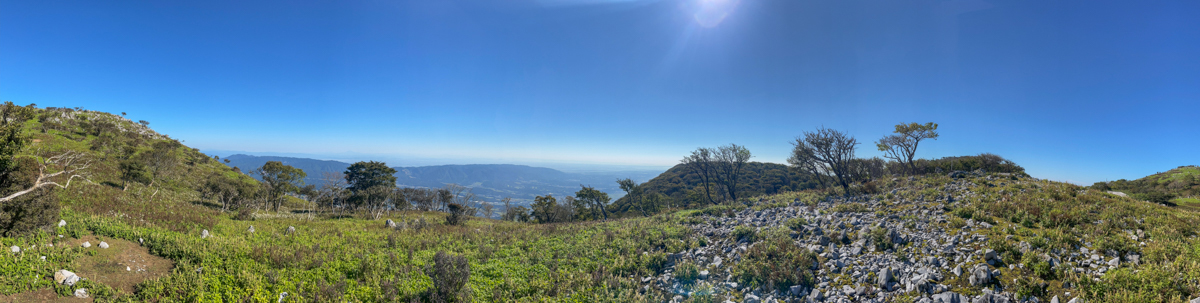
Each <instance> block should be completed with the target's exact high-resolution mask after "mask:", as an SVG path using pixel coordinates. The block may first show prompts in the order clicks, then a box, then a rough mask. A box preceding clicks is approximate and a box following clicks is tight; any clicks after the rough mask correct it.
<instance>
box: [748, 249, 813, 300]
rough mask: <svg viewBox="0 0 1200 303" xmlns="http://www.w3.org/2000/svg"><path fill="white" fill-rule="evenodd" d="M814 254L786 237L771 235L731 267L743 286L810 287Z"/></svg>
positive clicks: (783, 288) (770, 287) (768, 287)
mask: <svg viewBox="0 0 1200 303" xmlns="http://www.w3.org/2000/svg"><path fill="white" fill-rule="evenodd" d="M816 265H817V255H816V254H815V253H813V252H811V251H809V250H808V249H804V248H801V247H800V246H798V245H796V244H795V243H793V242H792V240H791V238H787V237H771V238H770V239H767V240H766V241H763V242H762V243H758V244H756V245H754V247H751V248H750V249H749V250H748V251H746V257H745V259H744V260H742V261H741V262H739V263H738V264H737V266H736V268H735V270H734V272H735V274H736V275H737V276H738V280H739V281H741V283H742V284H743V285H747V286H750V287H751V288H754V287H760V286H761V287H764V288H767V289H776V290H780V291H786V290H787V289H788V288H789V287H791V286H793V285H803V286H806V287H811V286H812V285H813V282H814V278H813V269H814V267H815V266H816Z"/></svg>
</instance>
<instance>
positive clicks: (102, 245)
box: [100, 241, 108, 249]
mask: <svg viewBox="0 0 1200 303" xmlns="http://www.w3.org/2000/svg"><path fill="white" fill-rule="evenodd" d="M100 248H104V249H108V242H104V241H100Z"/></svg>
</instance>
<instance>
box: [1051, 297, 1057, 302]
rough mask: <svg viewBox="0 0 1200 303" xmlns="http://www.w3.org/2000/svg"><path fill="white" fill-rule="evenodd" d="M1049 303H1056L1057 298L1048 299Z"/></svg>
mask: <svg viewBox="0 0 1200 303" xmlns="http://www.w3.org/2000/svg"><path fill="white" fill-rule="evenodd" d="M1050 303H1058V296H1054V297H1053V298H1050Z"/></svg>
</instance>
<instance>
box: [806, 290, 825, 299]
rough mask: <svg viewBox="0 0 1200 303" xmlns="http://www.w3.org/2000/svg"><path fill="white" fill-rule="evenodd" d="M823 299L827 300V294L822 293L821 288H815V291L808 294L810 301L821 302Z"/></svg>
mask: <svg viewBox="0 0 1200 303" xmlns="http://www.w3.org/2000/svg"><path fill="white" fill-rule="evenodd" d="M822 300H825V295H823V294H821V290H820V289H813V291H812V292H811V293H809V294H808V301H809V302H820V301H822Z"/></svg>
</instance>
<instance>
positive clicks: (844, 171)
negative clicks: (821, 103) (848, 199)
mask: <svg viewBox="0 0 1200 303" xmlns="http://www.w3.org/2000/svg"><path fill="white" fill-rule="evenodd" d="M797 143H798V144H799V145H798V146H796V147H795V148H794V149H793V152H792V154H793V156H794V155H796V154H798V153H802V152H803V151H797V149H804V150H811V151H812V159H813V160H814V161H816V162H815V163H816V164H817V165H819V166H821V169H822V170H824V171H826V172H829V173H832V174H833V175H834V176H835V177H837V181H838V183H839V184H840V185H841V186H842V189H844V190H845V191H846V192H845V194H847V195H848V194H850V182H851V181H852V180H851V176H850V166H851V163H850V161H851V160H852V159H854V148H855V146H857V145H858V141H857V140H855V139H854V137H853V136H849V135H847V134H846V133H843V132H840V131H837V130H832V129H828V128H824V127H822V128H818V129H817V131H815V132H804V140H803V141H800V140H797ZM802 146H803V147H802Z"/></svg>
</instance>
